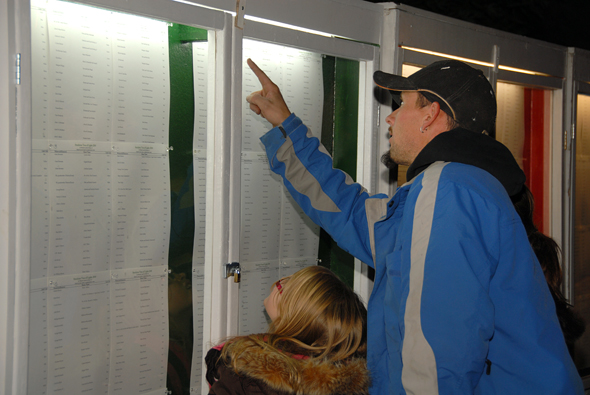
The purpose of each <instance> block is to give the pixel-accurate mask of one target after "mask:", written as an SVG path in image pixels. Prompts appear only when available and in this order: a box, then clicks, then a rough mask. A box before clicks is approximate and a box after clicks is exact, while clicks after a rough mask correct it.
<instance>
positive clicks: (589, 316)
mask: <svg viewBox="0 0 590 395" xmlns="http://www.w3.org/2000/svg"><path fill="white" fill-rule="evenodd" d="M577 108H578V110H577V114H578V115H577V120H576V180H575V182H576V188H575V191H576V192H575V196H574V199H575V201H574V210H575V211H574V216H573V217H574V306H575V309H576V310H577V311H578V312H579V313H580V314H581V315H582V317H583V318H584V320H585V321H586V325H588V323H590V264H588V263H589V262H590V96H584V95H578V107H577ZM574 360H575V362H576V366H577V367H578V369H579V370H580V371H581V372H582V375H588V374H589V373H590V331H589V330H588V327H587V329H586V332H585V333H584V335H583V336H582V337H581V338H580V339H579V340H578V341H577V342H576V345H575V352H574Z"/></svg>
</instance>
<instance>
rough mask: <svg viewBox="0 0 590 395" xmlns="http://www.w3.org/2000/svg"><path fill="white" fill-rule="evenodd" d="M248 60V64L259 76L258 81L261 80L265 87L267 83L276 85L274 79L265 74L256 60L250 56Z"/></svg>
mask: <svg viewBox="0 0 590 395" xmlns="http://www.w3.org/2000/svg"><path fill="white" fill-rule="evenodd" d="M246 62H247V63H248V66H250V68H251V69H252V71H253V72H254V74H255V75H256V77H258V81H260V84H261V85H262V88H263V89H264V88H265V87H266V86H267V85H274V83H273V82H272V80H271V79H270V78H268V76H267V75H266V74H265V72H264V71H262V70H261V69H260V67H258V65H257V64H256V63H254V61H253V60H252V59H250V58H248V60H247V61H246Z"/></svg>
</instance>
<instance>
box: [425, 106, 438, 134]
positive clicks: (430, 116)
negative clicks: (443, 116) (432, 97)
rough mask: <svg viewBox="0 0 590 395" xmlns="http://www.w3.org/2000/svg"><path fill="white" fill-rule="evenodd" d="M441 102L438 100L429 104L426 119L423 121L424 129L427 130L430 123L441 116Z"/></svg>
mask: <svg viewBox="0 0 590 395" xmlns="http://www.w3.org/2000/svg"><path fill="white" fill-rule="evenodd" d="M440 112H441V111H440V104H439V103H438V102H432V103H430V105H429V106H428V112H427V113H426V115H425V116H424V121H423V122H422V130H426V128H428V127H429V126H430V125H432V124H433V123H434V121H436V120H437V118H438V117H439V116H440Z"/></svg>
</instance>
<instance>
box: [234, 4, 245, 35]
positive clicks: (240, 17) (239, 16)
mask: <svg viewBox="0 0 590 395" xmlns="http://www.w3.org/2000/svg"><path fill="white" fill-rule="evenodd" d="M244 14H246V0H237V1H236V21H235V24H236V27H237V28H238V29H243V28H244Z"/></svg>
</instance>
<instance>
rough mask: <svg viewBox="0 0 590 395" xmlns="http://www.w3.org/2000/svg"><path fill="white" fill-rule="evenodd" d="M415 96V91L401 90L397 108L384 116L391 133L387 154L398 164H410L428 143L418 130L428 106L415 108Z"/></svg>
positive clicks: (416, 96) (426, 113)
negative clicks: (399, 102)
mask: <svg viewBox="0 0 590 395" xmlns="http://www.w3.org/2000/svg"><path fill="white" fill-rule="evenodd" d="M417 98H418V93H417V92H402V93H401V104H400V106H399V108H398V109H397V110H395V111H394V112H392V113H391V114H389V116H388V117H387V118H385V121H386V122H387V123H388V124H389V134H390V135H391V138H390V139H389V144H390V145H391V147H390V148H389V156H390V157H391V159H392V160H393V161H394V162H395V163H397V164H398V165H406V166H409V165H411V164H412V162H413V161H414V159H415V158H416V156H417V155H418V153H419V152H420V151H421V150H422V148H424V146H425V145H426V144H427V143H428V141H427V137H426V135H425V134H423V133H421V132H420V127H421V126H422V125H423V124H424V120H425V118H426V116H427V115H428V111H429V106H426V107H423V108H417V107H416V99H417Z"/></svg>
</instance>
